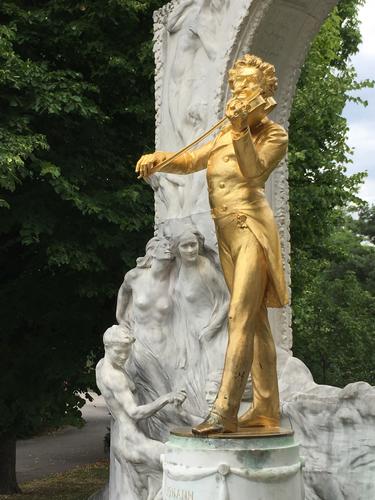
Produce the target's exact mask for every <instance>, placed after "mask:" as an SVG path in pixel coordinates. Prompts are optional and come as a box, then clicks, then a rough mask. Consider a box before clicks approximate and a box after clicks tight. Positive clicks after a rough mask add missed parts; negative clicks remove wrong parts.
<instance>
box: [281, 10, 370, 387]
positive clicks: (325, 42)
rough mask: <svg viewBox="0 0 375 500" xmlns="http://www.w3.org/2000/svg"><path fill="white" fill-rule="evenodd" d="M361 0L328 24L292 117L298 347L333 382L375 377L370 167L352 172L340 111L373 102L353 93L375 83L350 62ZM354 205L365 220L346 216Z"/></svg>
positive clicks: (302, 82) (355, 48)
mask: <svg viewBox="0 0 375 500" xmlns="http://www.w3.org/2000/svg"><path fill="white" fill-rule="evenodd" d="M362 3H363V2H362V1H358V0H341V1H340V2H339V4H338V7H337V8H336V9H335V10H334V12H333V13H332V14H331V16H330V17H329V18H328V20H327V21H326V23H325V24H324V25H323V27H322V29H321V32H320V34H319V36H318V37H317V38H316V40H315V41H314V43H313V45H312V47H311V50H310V52H309V56H308V58H307V61H306V63H305V65H304V68H303V71H302V74H301V78H300V81H299V83H298V89H297V93H296V98H295V100H294V105H293V110H292V115H291V120H290V139H291V140H290V150H289V151H290V152H289V168H290V170H289V171H290V189H291V190H290V204H291V238H292V306H293V337H294V350H295V355H296V356H297V357H300V358H301V359H302V360H303V361H305V363H306V364H307V366H309V368H310V369H311V370H312V372H313V375H314V377H315V379H316V381H317V382H320V383H328V384H332V385H345V384H347V383H349V382H354V381H356V380H366V381H368V382H370V383H375V373H374V370H373V368H372V367H373V366H374V364H375V363H374V361H375V360H374V359H373V358H371V356H373V355H372V354H371V353H373V352H374V349H375V331H374V324H373V323H374V322H373V318H374V315H375V309H374V308H375V303H374V301H375V288H374V280H373V274H374V265H373V262H374V248H373V247H369V246H367V247H364V246H363V245H362V240H363V238H364V237H367V238H368V239H369V240H370V241H371V225H373V219H374V209H373V207H372V208H371V207H366V205H365V204H364V203H363V202H362V201H361V200H360V199H359V198H358V194H357V193H358V189H359V187H360V185H361V183H362V182H363V180H364V178H365V175H366V174H364V173H359V174H355V175H351V176H348V175H347V174H346V170H347V165H348V163H350V162H351V161H352V160H351V150H350V148H349V147H348V145H347V135H348V124H347V121H346V119H345V118H344V117H343V116H342V112H343V109H344V107H345V105H346V103H347V102H348V101H349V100H354V101H357V102H359V103H362V104H365V105H366V103H363V102H362V101H361V100H360V99H358V98H356V97H353V95H354V96H355V93H356V91H358V90H359V89H361V88H363V87H370V86H373V82H371V81H367V80H366V81H362V82H358V81H357V79H356V72H355V70H354V68H353V66H352V64H351V62H350V56H351V55H352V54H354V53H356V52H357V51H358V45H359V43H360V41H361V36H360V31H359V21H358V15H357V14H358V7H359V5H361V4H362ZM349 207H357V210H359V212H360V219H359V221H357V222H355V221H352V220H351V218H350V217H348V215H347V212H348V208H349ZM354 226H355V227H354ZM353 231H354V233H353ZM368 233H369V234H368ZM356 234H358V235H361V236H357V235H356Z"/></svg>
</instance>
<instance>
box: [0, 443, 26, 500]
mask: <svg viewBox="0 0 375 500" xmlns="http://www.w3.org/2000/svg"><path fill="white" fill-rule="evenodd" d="M20 492H21V490H20V489H19V487H18V484H17V478H16V437H15V436H12V435H10V434H5V435H4V434H3V435H0V495H11V494H13V493H20Z"/></svg>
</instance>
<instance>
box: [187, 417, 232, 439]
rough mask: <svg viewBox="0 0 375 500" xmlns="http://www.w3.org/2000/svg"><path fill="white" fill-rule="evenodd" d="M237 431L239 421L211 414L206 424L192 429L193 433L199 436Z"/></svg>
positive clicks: (203, 423)
mask: <svg viewBox="0 0 375 500" xmlns="http://www.w3.org/2000/svg"><path fill="white" fill-rule="evenodd" d="M236 431H237V419H236V420H231V419H229V418H225V417H222V416H221V415H218V414H217V413H213V412H211V413H210V415H209V416H208V417H207V418H206V420H205V421H204V422H202V423H201V424H199V425H196V426H195V427H193V428H192V433H193V434H195V435H198V436H203V435H208V434H219V433H225V432H236Z"/></svg>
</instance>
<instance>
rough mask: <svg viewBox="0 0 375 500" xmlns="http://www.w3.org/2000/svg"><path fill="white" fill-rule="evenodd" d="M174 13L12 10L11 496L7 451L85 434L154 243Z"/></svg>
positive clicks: (0, 440)
mask: <svg viewBox="0 0 375 500" xmlns="http://www.w3.org/2000/svg"><path fill="white" fill-rule="evenodd" d="M162 3H163V2H161V1H156V0H148V1H122V0H96V1H95V0H93V1H90V2H84V1H82V2H72V1H67V0H51V1H42V0H33V1H32V2H31V1H29V0H17V1H6V0H4V1H2V2H1V3H0V24H1V27H0V110H1V113H0V200H1V201H0V203H1V206H0V238H1V248H0V269H1V279H0V283H1V286H0V304H1V305H0V318H1V349H0V352H1V367H2V383H1V386H0V457H1V460H0V461H1V465H0V485H1V489H2V491H3V492H4V491H6V490H8V491H11V490H15V489H16V485H15V481H14V477H13V476H14V474H13V476H12V472H11V469H12V465H9V463H6V460H4V459H3V458H4V453H2V451H1V447H2V446H3V447H7V450H9V449H10V448H11V447H12V446H13V445H14V439H15V437H16V436H21V435H27V434H31V433H35V432H37V431H39V430H41V429H43V428H45V427H46V426H57V425H61V424H64V423H67V422H69V423H79V421H80V412H79V407H80V406H81V405H82V403H83V400H82V398H81V397H80V396H79V393H80V392H85V391H86V390H87V388H88V387H93V386H94V379H93V375H92V369H90V364H89V360H90V356H91V357H95V351H96V350H97V349H98V347H99V346H100V344H101V334H102V332H103V329H104V328H105V327H106V326H108V325H110V324H111V322H113V318H114V303H115V294H116V291H117V289H118V287H119V282H120V280H121V276H122V275H123V273H124V272H125V271H126V270H127V269H129V268H131V267H133V266H134V261H135V257H136V256H137V255H139V254H140V253H141V252H142V249H143V248H144V244H145V241H147V239H148V238H149V237H150V235H151V234H152V223H153V214H152V209H153V200H152V193H151V190H150V189H149V188H148V187H147V186H145V185H142V183H139V181H138V182H137V181H136V179H135V176H134V173H133V170H134V168H133V166H134V161H135V159H136V158H137V157H138V156H139V155H140V154H141V153H142V152H143V151H144V150H145V149H146V150H147V149H150V150H151V149H153V137H154V122H153V116H154V97H153V68H154V63H153V56H152V50H151V45H152V12H153V10H155V9H156V8H158V7H159V6H160V5H161V4H162ZM10 443H11V444H10ZM12 443H13V444H12ZM7 454H8V455H9V453H8V452H7Z"/></svg>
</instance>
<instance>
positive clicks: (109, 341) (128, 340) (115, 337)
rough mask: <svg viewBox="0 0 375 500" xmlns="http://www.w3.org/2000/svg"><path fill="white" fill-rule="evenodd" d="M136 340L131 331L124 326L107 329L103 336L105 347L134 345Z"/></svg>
mask: <svg viewBox="0 0 375 500" xmlns="http://www.w3.org/2000/svg"><path fill="white" fill-rule="evenodd" d="M134 340H135V339H134V337H132V336H131V335H130V333H129V330H128V329H127V328H126V327H124V326H123V325H113V326H111V327H110V328H107V330H106V331H105V332H104V335H103V344H104V345H105V346H110V345H113V344H132V343H133V342H134Z"/></svg>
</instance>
